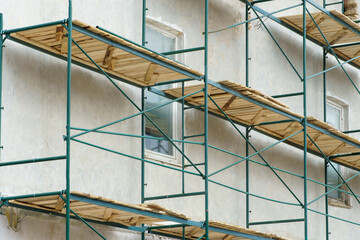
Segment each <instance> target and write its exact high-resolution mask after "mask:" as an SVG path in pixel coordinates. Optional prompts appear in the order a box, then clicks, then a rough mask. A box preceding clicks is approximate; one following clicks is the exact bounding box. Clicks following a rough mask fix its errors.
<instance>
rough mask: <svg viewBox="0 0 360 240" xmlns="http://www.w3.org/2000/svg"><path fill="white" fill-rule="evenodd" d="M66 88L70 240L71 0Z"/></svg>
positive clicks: (67, 211)
mask: <svg viewBox="0 0 360 240" xmlns="http://www.w3.org/2000/svg"><path fill="white" fill-rule="evenodd" d="M67 24H68V52H67V87H66V233H65V234H66V240H70V127H71V54H72V47H71V46H72V30H73V27H72V0H69V17H68V22H67Z"/></svg>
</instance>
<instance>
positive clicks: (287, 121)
mask: <svg viewBox="0 0 360 240" xmlns="http://www.w3.org/2000/svg"><path fill="white" fill-rule="evenodd" d="M289 122H294V120H292V119H288V120H280V121H271V122H262V123H259V124H257V125H253V126H263V125H272V124H280V123H289Z"/></svg>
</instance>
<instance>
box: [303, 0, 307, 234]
mask: <svg viewBox="0 0 360 240" xmlns="http://www.w3.org/2000/svg"><path fill="white" fill-rule="evenodd" d="M306 1H307V0H303V76H302V77H303V92H304V94H303V112H304V122H303V126H304V130H303V131H304V136H303V137H304V201H303V208H304V239H305V240H308V211H307V194H308V193H307V102H306Z"/></svg>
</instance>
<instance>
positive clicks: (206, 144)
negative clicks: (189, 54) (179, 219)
mask: <svg viewBox="0 0 360 240" xmlns="http://www.w3.org/2000/svg"><path fill="white" fill-rule="evenodd" d="M208 21H209V0H205V31H204V32H205V36H204V42H205V44H204V46H205V51H204V84H205V88H204V105H205V107H204V133H205V135H204V157H205V161H204V163H205V170H204V180H205V235H206V240H209V239H210V238H209V175H208V170H209V161H208V157H209V156H208V151H209V142H208V138H209V126H208V124H209V112H208V111H209V104H208V103H209V100H208V80H209V79H208V53H209V22H208Z"/></svg>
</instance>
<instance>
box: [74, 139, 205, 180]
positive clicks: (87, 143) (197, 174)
mask: <svg viewBox="0 0 360 240" xmlns="http://www.w3.org/2000/svg"><path fill="white" fill-rule="evenodd" d="M71 140H73V141H75V142H78V143H82V144H85V145H88V146H90V147H94V148H98V149H101V150H104V151H107V152H111V153H114V154H117V155H121V156H124V157H128V158H132V159H135V160H139V161H143V162H146V163H150V164H153V165H156V166H160V167H164V168H169V169H172V170H175V171H178V172H184V173H188V174H191V175H196V176H202V175H200V174H199V173H195V172H190V171H186V170H182V169H180V168H175V167H171V166H167V165H164V164H161V163H157V162H153V161H150V160H147V159H143V158H139V157H135V156H132V155H129V154H126V153H122V152H119V151H115V150H112V149H109V148H105V147H101V146H98V145H95V144H92V143H89V142H84V141H81V140H78V139H71Z"/></svg>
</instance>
